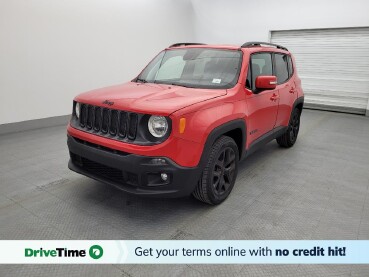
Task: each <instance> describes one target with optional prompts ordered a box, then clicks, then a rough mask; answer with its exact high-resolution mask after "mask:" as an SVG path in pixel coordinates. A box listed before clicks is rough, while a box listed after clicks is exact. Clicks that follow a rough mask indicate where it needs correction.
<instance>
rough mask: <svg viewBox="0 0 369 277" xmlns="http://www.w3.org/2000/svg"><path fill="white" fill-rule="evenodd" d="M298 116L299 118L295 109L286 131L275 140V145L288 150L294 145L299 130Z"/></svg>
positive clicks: (299, 114)
mask: <svg viewBox="0 0 369 277" xmlns="http://www.w3.org/2000/svg"><path fill="white" fill-rule="evenodd" d="M300 116H301V111H300V109H298V108H295V109H294V110H293V112H292V114H291V118H290V122H289V124H288V128H287V131H286V132H285V133H284V134H283V135H281V136H280V137H278V138H277V143H278V144H279V145H280V146H281V147H285V148H289V147H292V146H293V145H294V144H295V142H296V140H297V135H298V134H299V130H300Z"/></svg>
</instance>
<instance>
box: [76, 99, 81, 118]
mask: <svg viewBox="0 0 369 277" xmlns="http://www.w3.org/2000/svg"><path fill="white" fill-rule="evenodd" d="M75 109H76V110H75V114H76V117H77V118H79V111H80V110H81V107H80V104H79V103H78V102H77V103H76V108H75Z"/></svg>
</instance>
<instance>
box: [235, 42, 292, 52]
mask: <svg viewBox="0 0 369 277" xmlns="http://www.w3.org/2000/svg"><path fill="white" fill-rule="evenodd" d="M262 45H268V46H273V47H276V48H278V49H282V50H286V51H288V49H287V48H286V47H284V46H282V45H278V44H274V43H269V42H261V41H249V42H246V43H244V44H242V46H241V48H248V47H255V46H262Z"/></svg>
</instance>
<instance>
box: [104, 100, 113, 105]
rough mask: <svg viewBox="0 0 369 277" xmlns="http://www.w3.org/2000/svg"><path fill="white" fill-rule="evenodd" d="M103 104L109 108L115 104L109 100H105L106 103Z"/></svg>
mask: <svg viewBox="0 0 369 277" xmlns="http://www.w3.org/2000/svg"><path fill="white" fill-rule="evenodd" d="M102 103H103V104H106V105H109V106H113V105H114V102H111V101H109V100H105V101H104V102H102Z"/></svg>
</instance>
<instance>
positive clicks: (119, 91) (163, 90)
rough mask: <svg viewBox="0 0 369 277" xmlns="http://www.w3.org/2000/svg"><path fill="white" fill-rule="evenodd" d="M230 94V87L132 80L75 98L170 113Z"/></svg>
mask: <svg viewBox="0 0 369 277" xmlns="http://www.w3.org/2000/svg"><path fill="white" fill-rule="evenodd" d="M226 94H227V90H225V89H196V88H185V87H180V86H174V85H163V84H152V83H134V82H129V83H126V84H123V85H116V86H111V87H107V88H102V89H97V90H93V91H89V92H85V93H82V94H80V95H79V96H77V97H76V98H75V100H76V101H78V102H82V103H86V104H91V105H96V106H106V107H109V108H112V109H118V110H127V111H134V112H138V113H148V114H160V115H169V114H171V113H173V112H175V111H177V110H180V109H182V108H185V107H188V106H190V105H193V104H196V103H199V102H203V101H206V100H209V99H212V98H215V97H220V96H222V95H226ZM106 100H107V101H106ZM103 102H105V104H104V103H103ZM108 102H110V103H108ZM112 103H113V104H112ZM109 104H110V106H109Z"/></svg>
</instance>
